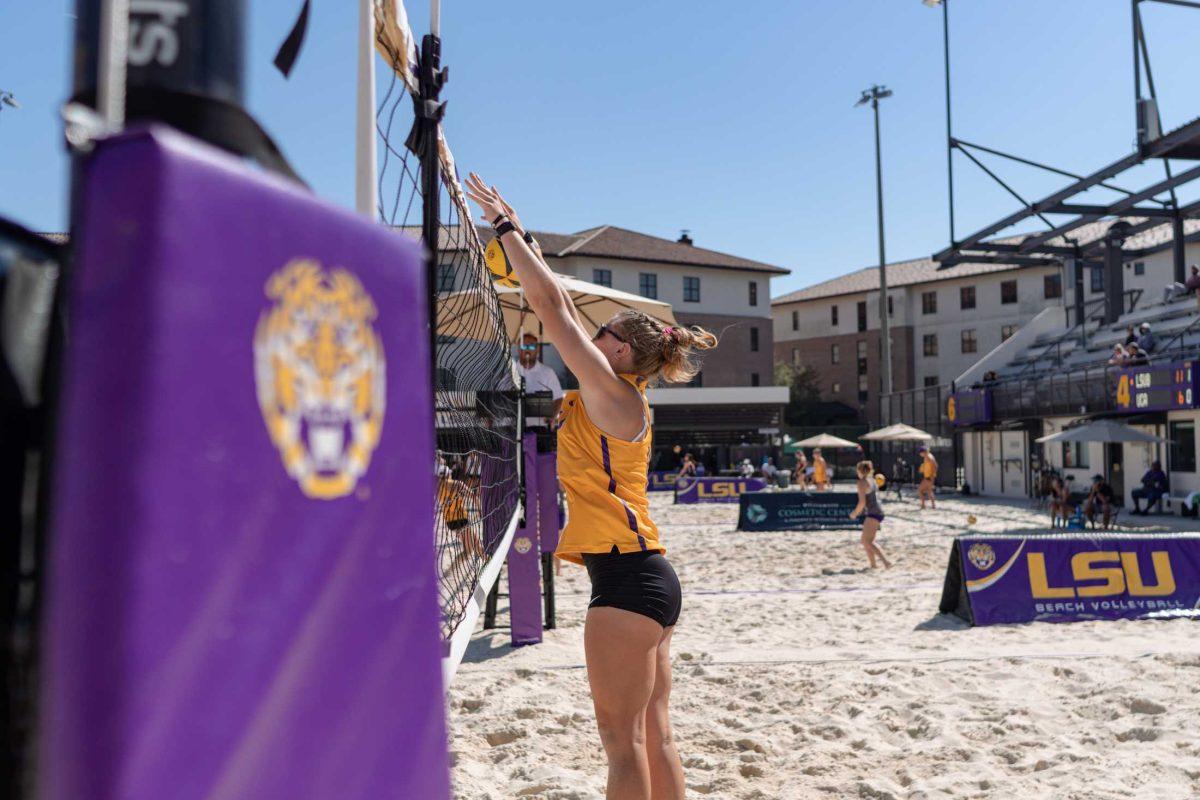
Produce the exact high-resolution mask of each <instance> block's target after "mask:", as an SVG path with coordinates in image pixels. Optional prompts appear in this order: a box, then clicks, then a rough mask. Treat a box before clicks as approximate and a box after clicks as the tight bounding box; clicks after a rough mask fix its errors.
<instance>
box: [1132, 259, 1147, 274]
mask: <svg viewBox="0 0 1200 800" xmlns="http://www.w3.org/2000/svg"><path fill="white" fill-rule="evenodd" d="M1133 274H1134V275H1145V274H1146V262H1145V261H1135V262H1133Z"/></svg>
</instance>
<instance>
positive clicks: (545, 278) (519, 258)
mask: <svg viewBox="0 0 1200 800" xmlns="http://www.w3.org/2000/svg"><path fill="white" fill-rule="evenodd" d="M466 192H467V196H468V197H470V198H471V199H472V200H474V201H475V203H476V204H478V205H479V207H480V208H481V209H482V210H483V218H484V219H485V220H486V221H487V222H489V223H492V224H494V225H495V227H496V228H497V236H498V237H499V238H500V240H501V242H502V243H503V244H504V252H505V253H506V254H507V255H508V259H509V263H510V264H511V266H512V268H513V272H515V273H516V275H517V279H518V280H520V281H521V287H522V288H523V289H524V290H525V299H526V301H527V302H528V303H529V307H530V308H531V309H532V310H533V313H534V314H536V315H537V318H538V319H539V320H540V321H541V323H542V327H543V328H544V329H545V331H546V333H547V335H548V336H549V338H550V339H551V340H553V342H554V344H555V346H556V347H557V348H558V352H559V355H561V356H562V359H563V361H564V362H565V363H566V365H567V367H568V368H569V369H570V370H571V371H572V372H573V373H575V377H576V378H578V379H579V390H580V393H581V394H582V395H583V400H584V403H585V405H586V406H587V408H588V413H589V415H590V416H591V417H592V420H593V421H594V422H595V423H596V424H597V425H599V426H600V427H601V428H602V429H604V430H607V431H610V432H611V433H613V434H614V435H618V436H620V435H621V434H622V433H625V431H624V428H626V427H629V424H628V420H629V419H630V418H632V416H633V415H632V413H631V412H635V410H636V414H637V416H638V417H640V416H641V399H640V398H639V397H638V395H637V392H636V391H635V390H634V389H633V388H632V387H631V386H629V384H627V383H626V382H625V381H623V380H621V379H620V378H619V377H617V374H616V373H615V372H613V369H612V367H611V366H610V365H609V363H608V359H607V358H605V356H604V354H603V353H601V352H600V350H599V349H598V348H597V347H596V346H595V345H594V344H593V343H592V340H591V338H590V337H589V336H588V335H587V333H586V332H585V331H584V329H583V327H582V326H581V325H580V324H579V322H578V317H577V316H576V315H575V309H574V305H573V304H572V303H571V300H570V298H569V297H568V296H567V294H566V292H565V291H564V290H563V288H562V285H561V284H560V283H559V282H558V279H557V278H556V277H555V275H554V273H553V272H551V271H550V268H549V267H548V266H546V263H545V262H544V261H543V260H542V259H540V258H538V256H537V255H536V254H535V253H534V252H533V250H532V249H530V247H529V245H528V244H527V243H526V242H525V240H524V238H522V236H521V235H520V234H519V233H517V228H516V226H515V225H514V224H512V222H511V218H509V217H508V214H507V212H506V211H505V207H506V206H507V204H506V203H505V202H504V200H503V198H501V197H500V194H499V193H498V192H496V191H495V190H494V189H492V188H491V187H489V186H488V185H487V184H485V183H484V182H483V180H482V179H481V178H480V177H479V176H478V175H476V174H475V173H471V175H470V177H469V178H468V180H467V184H466ZM497 220H501V221H500V222H498V223H497ZM640 424H641V423H640V422H639V423H638V427H640ZM636 432H637V429H636V428H634V430H632V431H630V432H629V438H632V437H633V436H634V435H635V434H636ZM622 438H625V437H622Z"/></svg>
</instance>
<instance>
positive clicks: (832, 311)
mask: <svg viewBox="0 0 1200 800" xmlns="http://www.w3.org/2000/svg"><path fill="white" fill-rule="evenodd" d="M829 324H830V325H834V326H836V325H837V306H830V307H829Z"/></svg>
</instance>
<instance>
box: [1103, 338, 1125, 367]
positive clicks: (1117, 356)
mask: <svg viewBox="0 0 1200 800" xmlns="http://www.w3.org/2000/svg"><path fill="white" fill-rule="evenodd" d="M1127 361H1129V354H1128V353H1126V352H1125V345H1123V344H1121V343H1120V342H1117V343H1116V344H1114V345H1113V351H1112V356H1111V357H1110V358H1109V359H1108V363H1109V366H1113V367H1123V366H1125V363H1126V362H1127Z"/></svg>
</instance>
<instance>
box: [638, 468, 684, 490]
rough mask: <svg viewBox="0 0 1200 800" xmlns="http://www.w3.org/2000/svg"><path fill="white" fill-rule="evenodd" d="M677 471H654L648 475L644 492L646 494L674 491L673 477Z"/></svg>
mask: <svg viewBox="0 0 1200 800" xmlns="http://www.w3.org/2000/svg"><path fill="white" fill-rule="evenodd" d="M678 474H679V472H678V470H665V469H660V470H655V471H653V472H650V473H648V476H647V480H646V491H648V492H673V491H675V476H676V475H678Z"/></svg>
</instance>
